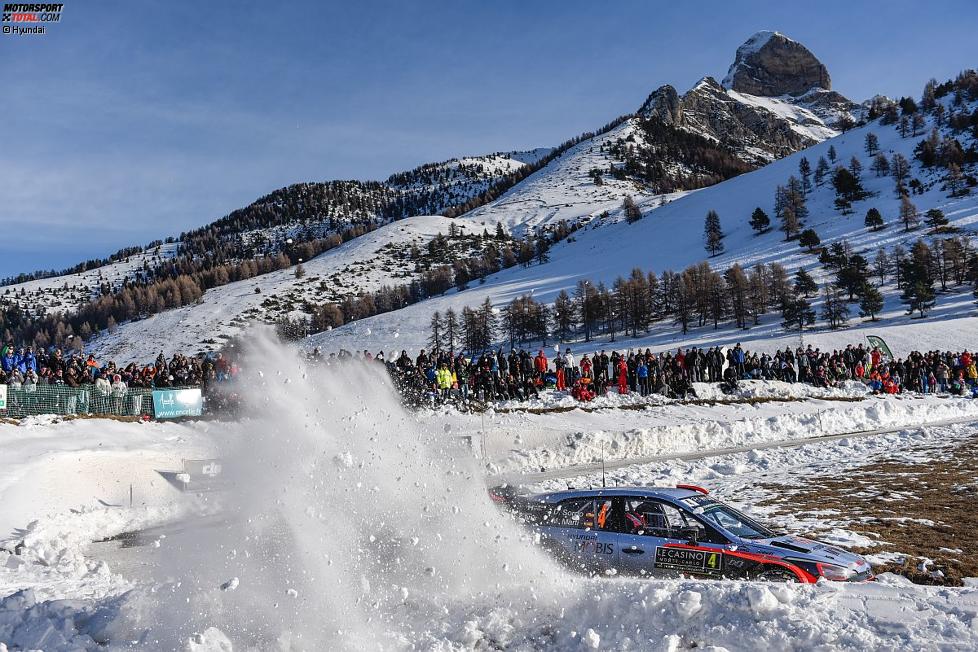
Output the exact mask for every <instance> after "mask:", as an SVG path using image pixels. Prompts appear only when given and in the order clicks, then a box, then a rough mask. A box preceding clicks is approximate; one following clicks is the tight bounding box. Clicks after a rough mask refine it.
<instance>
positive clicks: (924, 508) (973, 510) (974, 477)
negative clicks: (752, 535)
mask: <svg viewBox="0 0 978 652" xmlns="http://www.w3.org/2000/svg"><path fill="white" fill-rule="evenodd" d="M976 444H978V440H976V439H972V440H969V441H967V442H965V443H963V444H960V445H958V446H956V447H955V448H953V449H951V450H950V451H944V452H941V453H939V454H938V453H936V452H935V455H938V459H931V460H927V461H923V462H919V463H907V462H904V461H900V460H884V461H881V462H876V463H873V464H868V465H866V466H863V467H859V468H857V469H855V470H854V471H853V472H852V473H851V475H850V476H849V477H846V478H816V479H813V480H812V481H810V482H809V483H807V484H803V485H802V486H800V487H798V486H796V487H794V488H792V489H789V490H787V491H785V488H784V487H769V488H771V489H772V490H773V492H774V493H777V494H780V495H779V497H778V498H777V499H768V500H766V501H764V502H762V503H761V504H762V505H763V504H768V505H773V506H775V507H776V508H777V510H778V511H781V512H787V511H789V510H790V511H793V512H795V513H798V512H799V511H806V510H808V511H811V512H824V511H826V510H833V512H834V513H833V515H832V517H831V519H832V520H833V521H834V522H835V523H837V522H839V521H842V522H845V521H848V522H847V523H845V524H844V525H843V527H845V528H846V529H848V530H850V531H852V532H855V533H857V534H861V535H863V536H866V537H869V538H871V539H874V540H877V541H879V544H878V545H876V546H872V547H866V548H854V549H853V551H854V552H857V553H860V554H878V553H880V552H895V553H899V554H902V555H906V556H907V558H906V559H905V560H904V561H903V562H902V563H889V564H882V565H880V566H878V567H877V568H876V569H875V570H876V572H880V573H882V572H893V573H897V574H900V575H903V576H904V577H907V578H909V579H910V580H911V581H913V582H916V583H918V584H940V585H945V586H961V584H962V582H961V579H962V578H964V577H978V536H976V534H978V448H976ZM786 496H788V497H789V498H788V499H785V497H786ZM782 508H783V509H782ZM810 534H811V536H812V537H813V538H817V537H818V532H812V533H810ZM941 548H945V550H941ZM946 549H956V550H961V552H960V553H956V552H949V551H948V550H946ZM923 558H927V559H931V560H933V564H930V565H928V566H927V567H926V568H923V569H921V568H920V567H919V564H920V562H921V560H922V559H923ZM938 570H939V571H941V573H943V577H939V576H938V577H935V576H934V575H933V574H932V573H933V572H934V571H938Z"/></svg>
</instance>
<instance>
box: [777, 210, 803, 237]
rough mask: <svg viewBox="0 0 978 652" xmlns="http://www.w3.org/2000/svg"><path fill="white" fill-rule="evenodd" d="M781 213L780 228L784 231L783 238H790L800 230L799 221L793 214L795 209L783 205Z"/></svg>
mask: <svg viewBox="0 0 978 652" xmlns="http://www.w3.org/2000/svg"><path fill="white" fill-rule="evenodd" d="M782 213H783V215H782V217H781V230H782V231H784V239H785V240H791V239H792V238H794V237H795V236H797V235H798V232H799V231H800V230H801V222H800V221H799V220H798V217H797V216H796V215H795V209H794V208H793V207H792V206H785V207H784V210H783V211H782Z"/></svg>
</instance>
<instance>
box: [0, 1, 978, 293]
mask: <svg viewBox="0 0 978 652" xmlns="http://www.w3.org/2000/svg"><path fill="white" fill-rule="evenodd" d="M803 7H804V9H799V8H798V7H797V6H789V3H783V2H760V1H757V2H743V3H732V2H715V3H710V2H707V3H696V4H695V5H692V4H689V3H665V2H623V1H620V2H614V3H600V2H593V1H592V2H576V1H568V0H560V1H556V2H550V1H544V0H537V1H534V2H526V1H522V2H515V1H496V2H487V1H485V0H445V1H440V0H439V1H431V2H412V1H408V0H404V1H400V2H370V1H362V0H358V1H357V2H345V3H338V2H330V1H323V2H298V1H295V2H288V3H281V4H280V3H273V2H254V3H252V2H240V1H239V2H222V1H209V2H182V1H177V0H166V1H159V0H144V1H140V2H131V1H121V2H116V1H107V0H102V1H92V0H86V1H85V2H81V1H80V0H66V1H65V9H64V15H63V17H62V22H61V23H60V24H58V25H54V26H51V27H50V28H49V30H48V33H47V34H45V35H44V36H30V37H25V36H20V37H12V36H0V70H2V71H3V76H2V79H3V84H2V90H0V98H2V103H3V116H4V119H3V131H2V140H0V197H2V199H3V201H2V203H0V227H2V228H3V233H4V236H5V237H4V238H3V240H2V241H0V277H3V276H7V275H10V274H13V273H16V272H19V271H30V270H33V269H38V268H51V267H54V268H61V267H64V266H67V265H70V264H73V263H76V262H79V261H81V260H85V259H87V258H91V257H96V256H103V255H106V254H108V253H111V252H112V251H115V250H117V249H119V248H120V247H123V246H126V245H130V244H145V243H146V242H148V241H150V240H152V239H155V238H157V237H163V236H166V235H171V234H173V235H176V234H179V232H180V231H181V230H185V229H189V228H192V227H195V226H199V225H202V224H206V223H207V222H210V221H212V220H214V219H217V218H219V217H221V216H223V215H225V214H226V213H228V212H229V211H231V210H233V209H234V208H238V207H240V206H244V205H246V204H248V203H249V202H251V201H252V200H254V199H255V198H257V197H259V196H260V195H262V194H264V193H266V192H268V191H270V190H273V189H275V188H278V187H281V186H284V185H287V184H289V183H293V182H297V181H315V180H326V179H349V178H358V179H382V178H386V177H387V176H388V175H389V174H391V173H392V172H396V171H400V170H405V169H409V168H411V167H414V166H415V165H417V164H420V163H424V162H430V161H437V160H442V159H446V158H451V157H453V156H457V155H463V154H479V153H485V152H492V151H501V150H511V149H525V148H532V147H537V146H545V145H552V144H555V143H558V142H560V141H562V140H565V139H567V138H569V137H571V136H574V135H575V134H577V133H580V132H582V131H587V130H591V129H594V128H595V127H598V126H600V125H601V124H604V123H605V122H608V121H609V120H611V119H612V118H614V117H616V116H618V115H621V114H623V113H628V112H630V111H633V110H634V109H635V108H637V107H638V106H639V104H640V103H641V102H642V101H643V100H644V99H645V97H646V96H647V95H648V93H649V92H650V91H651V90H652V89H654V88H655V87H657V86H659V85H661V84H664V83H670V84H673V85H674V86H676V87H677V88H678V89H679V90H680V92H682V91H684V90H686V89H687V88H689V87H690V86H691V85H692V84H694V83H695V82H696V81H697V80H698V79H699V78H700V77H702V76H704V75H707V74H709V75H713V76H715V77H717V78H718V79H720V78H722V77H723V75H724V73H725V72H726V69H727V67H728V66H729V64H730V63H731V61H732V60H733V56H734V52H735V50H736V48H737V46H738V45H740V43H742V42H743V41H744V40H745V39H746V38H747V37H748V36H750V35H751V34H752V33H754V32H755V31H758V30H761V29H776V30H778V31H781V32H784V33H785V34H787V35H789V36H791V37H792V38H794V39H796V40H799V41H801V42H802V43H804V44H805V45H807V46H808V47H809V48H810V49H811V50H812V51H813V52H814V53H815V54H816V55H817V56H818V57H819V58H820V59H821V60H822V61H823V63H825V65H826V66H827V67H828V69H829V72H830V74H831V75H832V80H833V86H834V88H836V89H837V90H839V91H841V92H842V93H843V94H845V95H847V96H849V97H851V98H853V99H856V100H862V99H865V98H866V97H868V96H870V95H872V94H875V93H883V94H887V95H891V96H899V95H906V94H913V95H915V96H916V95H919V92H920V88H921V87H922V86H923V83H924V82H925V81H926V80H927V79H928V78H930V77H936V78H938V79H940V80H944V79H945V78H948V77H951V76H953V75H955V74H956V73H957V72H958V71H959V70H961V69H962V68H965V67H975V66H978V39H975V37H974V35H975V34H976V33H978V12H976V11H975V6H974V4H973V2H969V1H961V2H930V3H927V4H926V5H925V4H924V3H918V2H902V1H895V2H890V3H887V5H886V8H885V9H883V8H881V7H880V6H879V5H878V3H858V2H851V1H848V2H831V1H823V2H819V3H814V4H812V3H806V4H805V5H803Z"/></svg>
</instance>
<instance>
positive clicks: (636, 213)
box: [621, 195, 642, 224]
mask: <svg viewBox="0 0 978 652" xmlns="http://www.w3.org/2000/svg"><path fill="white" fill-rule="evenodd" d="M621 210H622V212H623V213H624V214H625V220H627V221H628V223H629V224H633V223H635V222H638V221H639V220H640V219H642V211H641V209H639V207H638V204H636V203H635V200H634V199H632V196H631V195H626V196H625V199H623V200H622V202H621Z"/></svg>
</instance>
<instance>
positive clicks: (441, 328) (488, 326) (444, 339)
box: [428, 299, 498, 352]
mask: <svg viewBox="0 0 978 652" xmlns="http://www.w3.org/2000/svg"><path fill="white" fill-rule="evenodd" d="M497 326H498V320H497V318H496V313H495V310H494V309H493V307H492V304H491V303H490V302H489V299H486V300H485V301H484V302H483V303H482V305H481V306H478V307H477V308H469V307H468V306H466V307H464V308H462V313H461V316H459V315H458V314H456V313H455V311H454V310H453V309H452V308H449V309H448V310H446V311H445V314H444V315H442V314H441V313H439V312H435V313H434V314H433V315H432V316H431V323H430V332H431V335H430V337H429V338H428V348H429V349H431V350H433V351H453V352H454V351H458V350H460V349H466V350H469V351H481V350H484V349H487V348H489V347H490V346H491V345H492V343H493V342H494V341H495V339H496V332H497Z"/></svg>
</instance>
